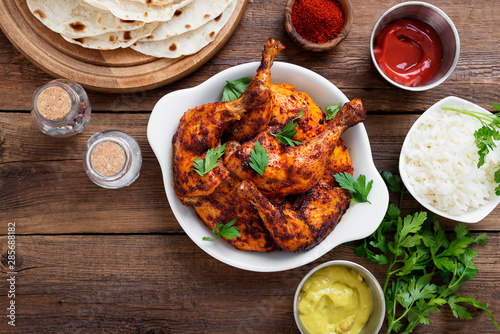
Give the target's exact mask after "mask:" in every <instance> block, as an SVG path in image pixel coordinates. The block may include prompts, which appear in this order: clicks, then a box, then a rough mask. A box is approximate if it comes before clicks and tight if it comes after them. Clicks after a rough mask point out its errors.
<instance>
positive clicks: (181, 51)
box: [27, 0, 237, 58]
mask: <svg viewBox="0 0 500 334" xmlns="http://www.w3.org/2000/svg"><path fill="white" fill-rule="evenodd" d="M236 1H237V0H27V3H28V7H29V9H30V10H31V12H32V13H33V14H34V15H35V16H36V17H37V18H38V19H39V20H40V21H41V22H42V23H43V24H44V25H45V26H47V27H48V28H49V29H51V30H52V31H55V32H56V33H59V34H61V36H62V37H63V38H64V39H65V40H67V41H68V42H71V43H75V44H78V45H81V46H83V47H86V48H91V49H100V50H112V49H117V48H126V47H130V48H132V49H134V50H136V51H139V52H141V53H144V54H147V55H150V56H154V57H164V58H177V57H180V56H184V55H190V54H193V53H196V52H198V51H199V50H201V49H202V48H203V47H205V46H206V45H207V44H209V43H210V42H211V41H213V40H214V39H215V36H216V35H217V33H218V32H219V31H220V30H221V29H222V28H223V27H224V25H225V24H226V23H227V21H228V20H229V18H230V17H231V14H232V13H233V11H234V8H235V7H236Z"/></svg>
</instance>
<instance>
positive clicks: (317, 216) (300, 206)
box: [236, 180, 351, 252]
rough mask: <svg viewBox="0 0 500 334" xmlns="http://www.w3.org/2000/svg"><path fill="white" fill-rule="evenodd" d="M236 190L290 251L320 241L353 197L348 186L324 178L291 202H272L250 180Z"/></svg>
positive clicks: (280, 244)
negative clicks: (330, 182)
mask: <svg viewBox="0 0 500 334" xmlns="http://www.w3.org/2000/svg"><path fill="white" fill-rule="evenodd" d="M236 194H237V195H238V196H240V197H241V198H244V199H246V200H248V201H250V203H252V204H253V205H254V206H255V208H256V209H257V211H258V212H259V215H260V217H261V218H262V221H263V222H264V226H265V227H266V228H267V229H268V231H269V232H270V233H271V236H272V238H273V239H274V241H275V242H276V244H277V245H278V246H279V247H280V248H281V249H283V250H287V251H290V252H300V251H305V250H308V249H311V248H312V247H314V246H316V245H317V244H319V243H320V242H321V241H322V240H323V239H324V238H325V237H326V236H327V235H328V234H329V233H330V232H331V231H332V230H333V229H334V228H335V225H336V224H337V223H338V222H339V221H340V219H341V218H342V215H343V214H344V212H345V211H346V210H347V208H348V207H349V200H350V199H351V196H350V195H349V192H348V191H347V190H344V189H342V188H339V187H332V186H331V185H329V184H328V183H327V182H325V181H323V180H321V181H320V182H319V184H318V185H317V186H316V187H314V188H313V189H311V190H310V191H308V192H307V193H306V194H304V195H302V196H299V197H298V198H297V200H296V201H295V202H294V203H293V204H292V205H291V206H288V205H287V204H286V203H285V204H281V205H273V204H272V202H271V201H270V200H269V199H268V198H267V197H266V196H264V195H263V194H262V193H261V192H260V191H259V190H258V189H257V187H256V186H255V185H254V184H253V183H252V182H250V181H248V180H246V181H243V182H241V183H240V184H239V185H238V186H237V187H236Z"/></svg>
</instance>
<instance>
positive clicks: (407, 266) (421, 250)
mask: <svg viewBox="0 0 500 334" xmlns="http://www.w3.org/2000/svg"><path fill="white" fill-rule="evenodd" d="M382 178H383V179H384V181H385V182H386V183H387V185H388V188H389V190H390V191H391V192H396V193H400V194H402V193H404V192H405V191H406V190H405V189H404V185H402V184H401V183H400V179H399V177H396V176H393V175H392V174H391V173H389V172H383V173H382ZM400 205H401V203H400ZM454 232H455V233H454V235H453V236H452V237H451V238H448V237H447V236H446V233H445V231H444V230H443V229H442V228H441V226H440V225H439V222H438V220H437V216H435V215H431V216H427V213H426V212H416V213H414V214H413V215H407V216H406V217H405V218H402V217H401V209H400V208H399V207H398V206H397V205H395V204H393V203H390V204H389V207H388V209H387V213H386V215H385V217H384V219H383V221H382V223H381V224H380V226H379V228H378V229H377V230H376V231H375V232H374V233H373V234H372V235H371V236H370V237H368V238H366V239H364V240H363V241H362V243H361V244H360V245H359V246H358V247H356V248H355V251H356V254H357V255H358V256H365V257H367V258H368V260H370V261H372V262H374V263H377V264H381V265H387V276H386V279H385V283H384V287H383V291H384V295H385V301H386V311H387V322H388V324H387V333H392V332H400V331H403V333H410V332H412V331H413V329H414V328H415V327H416V326H417V325H419V324H429V322H430V319H429V316H430V315H431V314H432V313H436V312H439V306H441V305H445V304H447V305H449V307H450V308H451V310H452V312H453V315H455V317H457V318H460V319H471V314H470V312H469V311H468V310H467V308H465V307H464V306H462V305H459V304H458V303H466V304H469V305H470V306H472V307H474V308H477V309H481V310H484V311H485V312H486V313H487V314H488V316H489V317H490V318H491V320H492V321H493V324H494V325H495V327H497V328H498V329H500V326H499V325H498V324H497V322H496V321H495V319H494V317H493V315H492V314H491V312H490V311H489V309H488V304H484V303H481V302H479V301H478V300H476V299H474V298H472V297H466V296H460V295H457V294H455V293H456V292H457V291H458V290H459V288H460V287H461V286H462V285H463V284H464V283H465V282H466V281H467V280H469V279H471V278H473V277H474V276H475V274H476V273H477V268H476V265H475V263H474V261H473V259H474V258H475V257H477V253H476V252H475V251H474V250H473V249H472V247H471V244H473V243H476V244H480V245H485V244H486V239H487V236H486V234H485V233H482V234H480V235H478V236H477V237H475V238H474V237H471V234H470V232H469V231H468V230H467V228H466V225H465V224H464V223H460V224H458V225H457V226H456V227H455V231H454ZM435 278H437V279H435Z"/></svg>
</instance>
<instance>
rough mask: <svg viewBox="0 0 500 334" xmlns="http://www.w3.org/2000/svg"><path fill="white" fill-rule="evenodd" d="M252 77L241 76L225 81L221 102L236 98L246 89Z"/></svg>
mask: <svg viewBox="0 0 500 334" xmlns="http://www.w3.org/2000/svg"><path fill="white" fill-rule="evenodd" d="M250 81H252V79H250V78H241V79H238V80H234V81H227V80H226V85H225V86H224V89H223V90H222V102H229V101H233V100H236V99H237V98H239V97H240V96H241V94H243V92H244V91H245V89H247V87H248V85H249V84H250Z"/></svg>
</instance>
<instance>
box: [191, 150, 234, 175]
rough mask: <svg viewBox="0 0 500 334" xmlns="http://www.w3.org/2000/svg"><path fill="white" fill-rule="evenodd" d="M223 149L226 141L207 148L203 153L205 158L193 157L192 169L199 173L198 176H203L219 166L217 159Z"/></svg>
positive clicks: (222, 152)
mask: <svg viewBox="0 0 500 334" xmlns="http://www.w3.org/2000/svg"><path fill="white" fill-rule="evenodd" d="M225 149H226V143H224V144H223V145H219V146H217V147H216V148H211V149H209V150H208V151H207V154H206V155H205V159H200V158H195V159H194V160H193V166H194V168H193V170H194V171H195V172H196V173H198V174H200V176H202V177H203V176H205V174H207V173H208V172H210V171H211V170H212V169H214V168H215V167H217V166H219V162H218V161H217V160H218V159H219V158H220V157H222V155H223V154H224V150H225Z"/></svg>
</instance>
